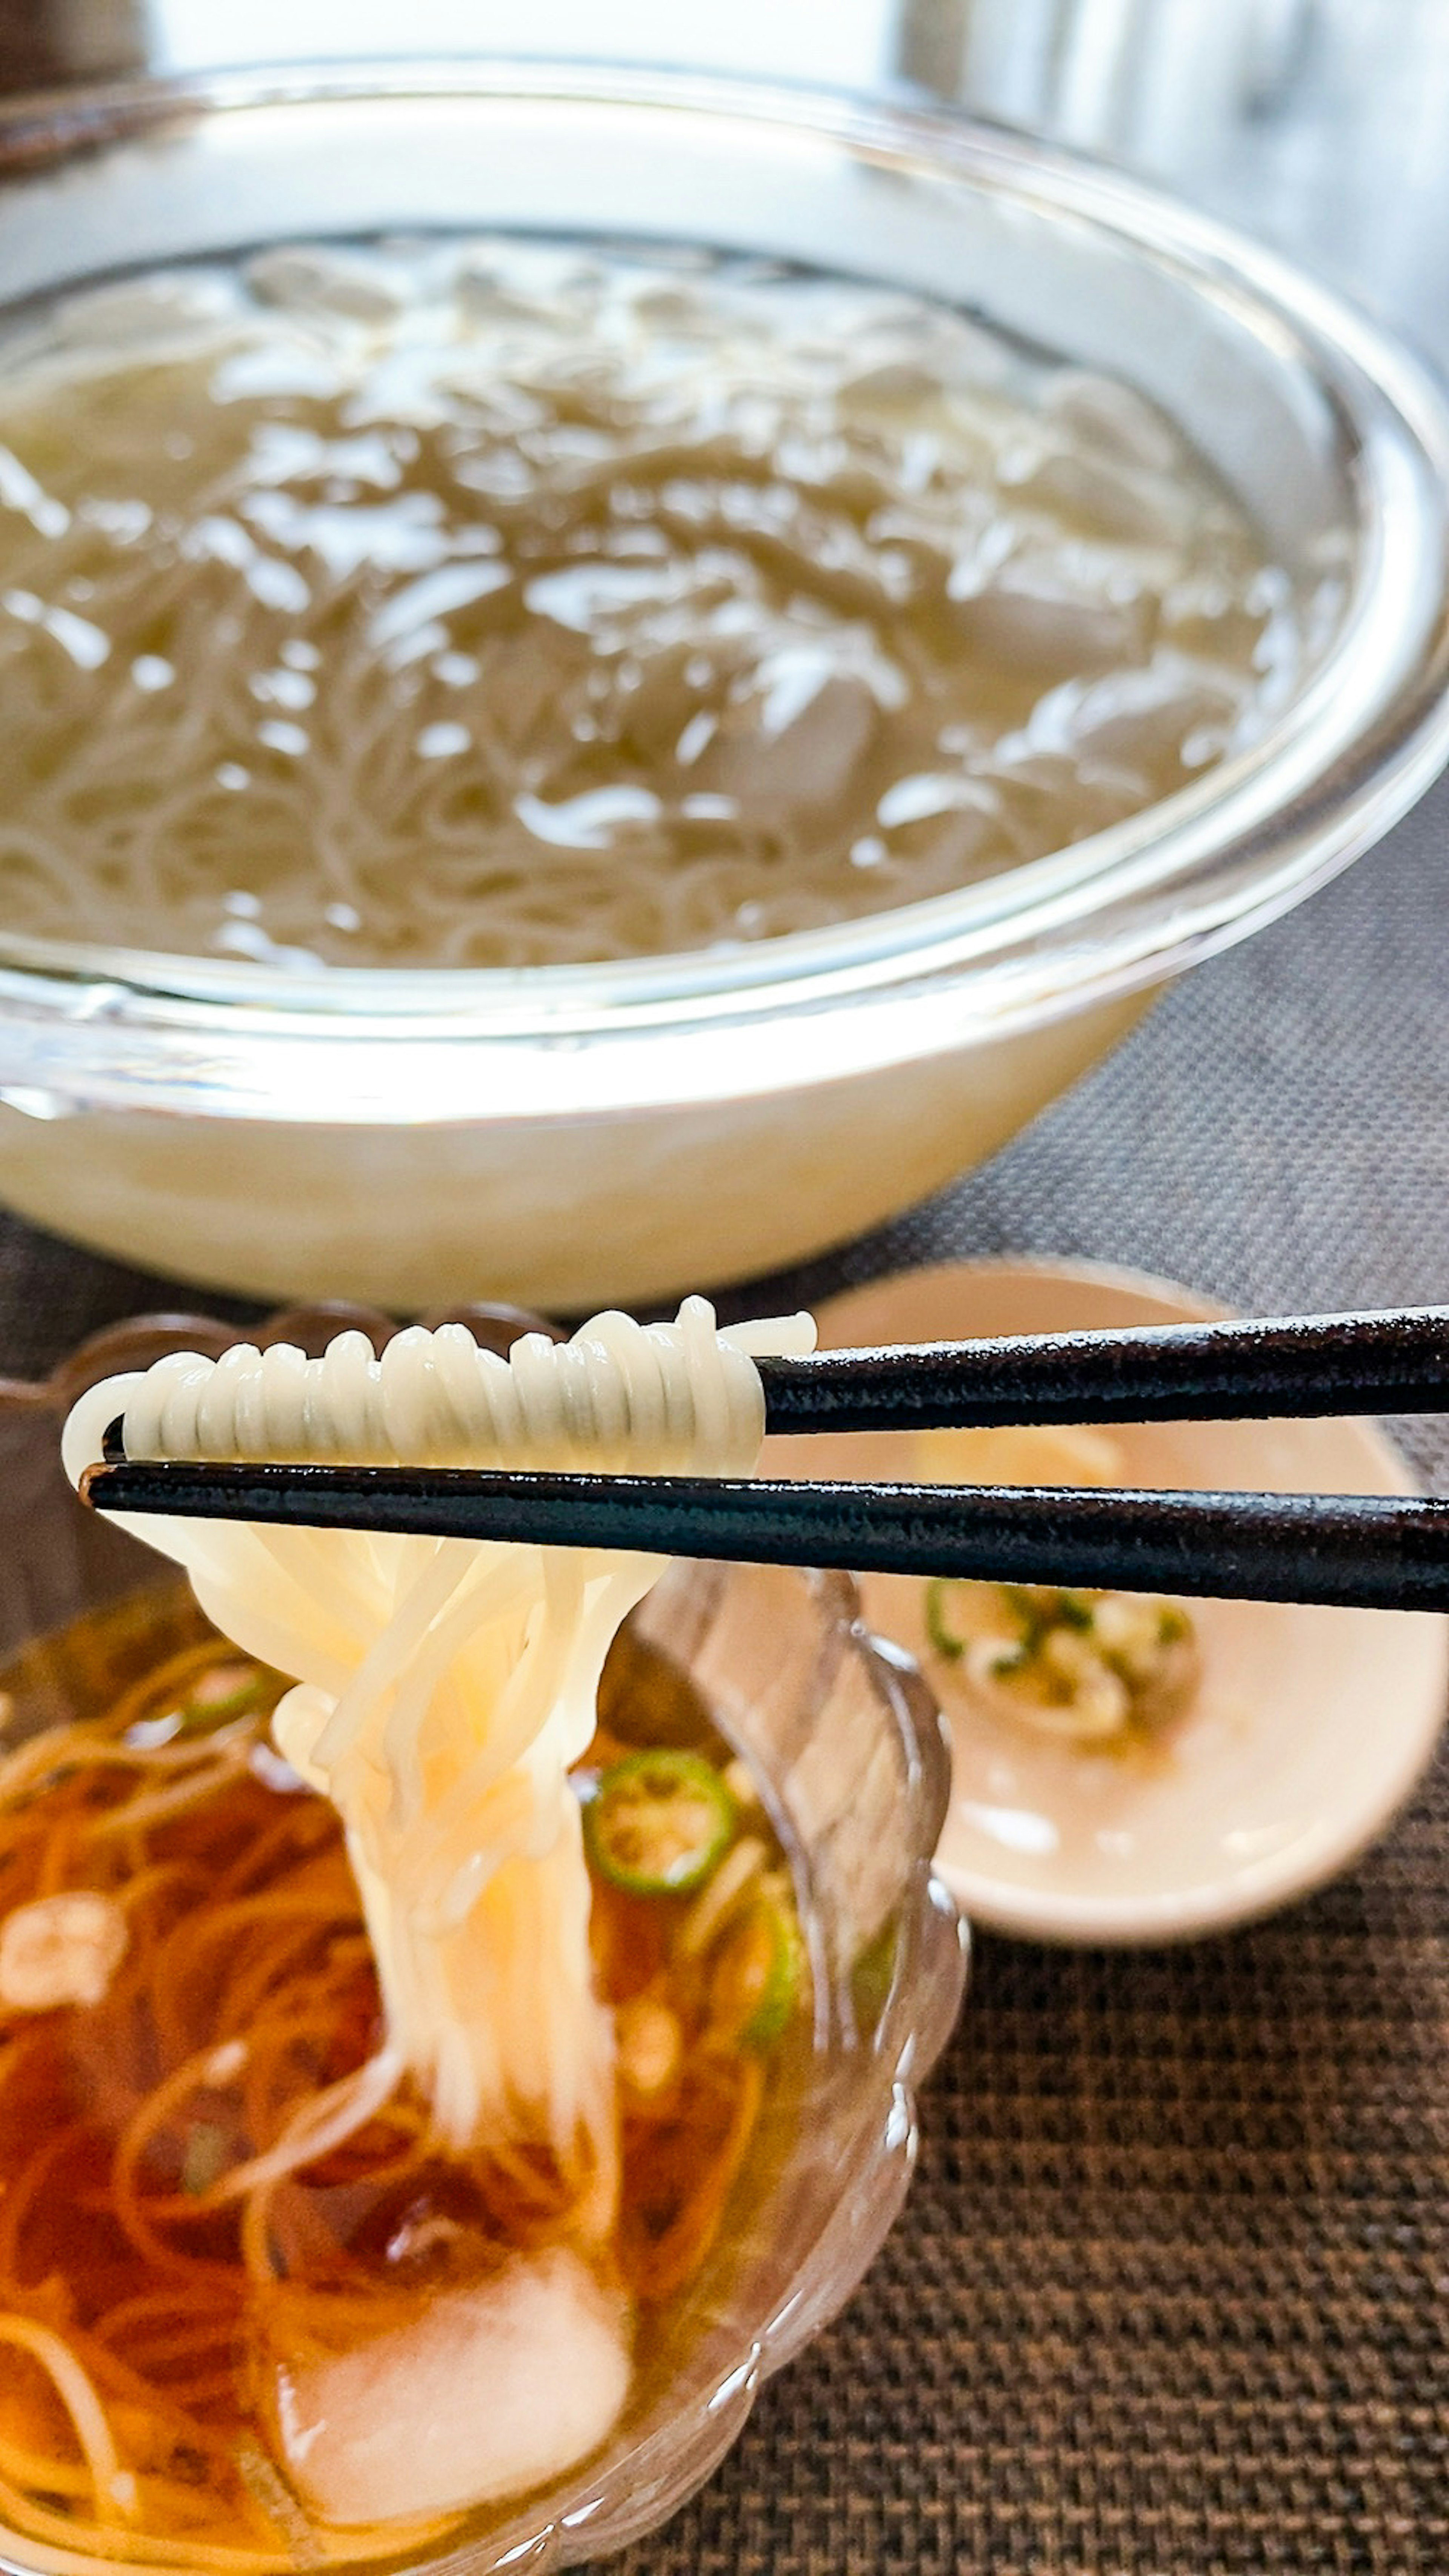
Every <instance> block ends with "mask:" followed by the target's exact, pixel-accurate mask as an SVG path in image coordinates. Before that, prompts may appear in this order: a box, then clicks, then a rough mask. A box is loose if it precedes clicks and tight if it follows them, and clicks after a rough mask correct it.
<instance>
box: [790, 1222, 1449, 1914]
mask: <svg viewBox="0 0 1449 2576" xmlns="http://www.w3.org/2000/svg"><path fill="white" fill-rule="evenodd" d="M1221 1312H1222V1309H1221V1308H1219V1307H1215V1306H1213V1305H1211V1304H1209V1303H1208V1302H1207V1301H1206V1300H1204V1299H1202V1298H1198V1297H1194V1296H1193V1295H1192V1294H1191V1293H1190V1291H1188V1290H1186V1289H1183V1288H1179V1287H1176V1286H1174V1285H1172V1284H1171V1283H1170V1282H1167V1281H1163V1280H1152V1279H1145V1278H1142V1277H1140V1276H1138V1275H1136V1274H1134V1273H1129V1272H1125V1271H1117V1270H1107V1269H1100V1268H1096V1267H1094V1266H1087V1265H1083V1266H1075V1265H1068V1264H1065V1263H1035V1262H1034V1263H1006V1262H982V1263H962V1264H951V1265H946V1266H942V1267H940V1268H937V1269H931V1270H921V1271H916V1272H912V1273H909V1274H907V1275H905V1276H902V1277H899V1278H895V1279H886V1280H881V1281H878V1282H877V1283H876V1284H875V1285H874V1286H872V1287H869V1288H862V1289H858V1290H856V1291H854V1292H852V1293H851V1294H849V1295H847V1296H843V1297H837V1298H835V1299H834V1300H833V1301H832V1302H831V1303H829V1304H828V1305H826V1306H824V1307H822V1308H821V1310H820V1317H819V1320H820V1329H821V1337H822V1340H823V1341H824V1342H825V1343H827V1344H831V1345H841V1344H844V1343H850V1342H854V1343H890V1342H909V1341H918V1340H920V1341H925V1340H931V1339H935V1338H945V1337H953V1338H967V1337H970V1336H972V1335H975V1334H982V1333H1000V1332H1028V1333H1029V1332H1053V1331H1059V1330H1072V1329H1076V1328H1078V1327H1086V1326H1094V1325H1105V1326H1111V1325H1118V1324H1138V1323H1141V1324H1161V1323H1173V1322H1177V1321H1181V1320H1185V1319H1189V1318H1194V1317H1200V1316H1210V1315H1214V1314H1219V1313H1221ZM1110 1436H1111V1438H1112V1439H1113V1440H1114V1441H1116V1442H1117V1443H1118V1445H1119V1447H1120V1450H1121V1452H1122V1461H1123V1469H1124V1480H1125V1481H1126V1482H1128V1483H1131V1484H1140V1485H1157V1486H1171V1485H1178V1486H1194V1487H1220V1488H1234V1487H1237V1488H1252V1487H1262V1488H1267V1489H1271V1490H1275V1491H1279V1492H1284V1493H1295V1492H1312V1491H1318V1492H1337V1493H1384V1494H1403V1493H1412V1492H1414V1491H1415V1490H1416V1488H1415V1485H1414V1481H1413V1478H1412V1477H1411V1475H1410V1474H1409V1471H1408V1469H1407V1467H1406V1466H1405V1464H1404V1461H1403V1460H1402V1459H1401V1458H1400V1456H1399V1455H1398V1453H1397V1452H1396V1451H1395V1450H1394V1449H1393V1448H1392V1447H1391V1446H1390V1445H1389V1443H1388V1441H1387V1440H1386V1439H1385V1438H1384V1436H1383V1434H1382V1433H1381V1432H1380V1431H1379V1430H1377V1428H1376V1427H1375V1426H1374V1425H1373V1424H1371V1423H1368V1422H1361V1421H1343V1420H1341V1421H1328V1422H1288V1423H1240V1422H1212V1423H1183V1424H1180V1425H1179V1424H1167V1423H1161V1424H1144V1425H1141V1426H1137V1427H1134V1428H1130V1429H1126V1430H1123V1431H1116V1430H1114V1431H1113V1432H1112V1434H1111V1435H1110ZM771 1446H772V1448H773V1449H774V1451H775V1452H776V1462H777V1466H778V1468H779V1469H780V1470H782V1471H788V1472H790V1473H796V1474H813V1475H830V1474H839V1473H848V1474H860V1475H867V1474H868V1475H877V1476H880V1475H885V1476H891V1475H896V1476H910V1475H913V1474H915V1475H918V1474H920V1473H921V1472H922V1470H921V1466H920V1463H919V1460H918V1459H915V1458H913V1457H912V1456H911V1454H910V1452H911V1447H912V1444H911V1443H910V1441H909V1440H897V1439H894V1438H892V1437H879V1438H871V1437H868V1436H867V1437H863V1438H862V1437H857V1438H854V1439H850V1440H846V1439H831V1440H819V1439H813V1440H808V1441H807V1440H796V1441H792V1442H786V1441H780V1442H775V1443H772V1444H771ZM862 1593H863V1596H864V1601H865V1609H866V1614H867V1617H868V1620H869V1623H870V1625H871V1627H872V1628H873V1629H876V1630H878V1631H879V1632H881V1633H882V1634H884V1635H888V1636H892V1637H894V1638H895V1639H897V1640H898V1642H899V1643H900V1644H901V1645H903V1646H905V1647H906V1648H908V1650H909V1651H910V1653H911V1654H912V1655H914V1656H915V1657H916V1658H917V1659H918V1660H919V1662H920V1663H921V1665H922V1667H923V1669H924V1671H925V1673H926V1676H927V1678H928V1680H929V1681H930V1683H931V1686H932V1688H933V1690H935V1691H936V1692H937V1694H938V1696H939V1697H940V1698H941V1700H942V1702H943V1704H944V1706H945V1707H946V1709H947V1712H948V1715H949V1717H950V1720H951V1727H952V1735H953V1742H954V1757H955V1776H954V1781H953V1787H952V1796H951V1805H950V1809H949V1812H948V1816H947V1821H946V1826H945V1830H944V1833H943V1835H942V1839H941V1844H940V1847H939V1850H938V1853H937V1862H938V1866H939V1868H940V1872H941V1875H942V1877H943V1878H944V1879H945V1880H946V1882H947V1884H948V1886H949V1887H950V1889H951V1891H952V1894H953V1895H954V1896H955V1897H956V1899H957V1901H958V1903H959V1904H961V1905H962V1906H963V1907H964V1908H965V1910H966V1912H967V1913H968V1914H969V1915H970V1916H972V1917H973V1918H974V1919H975V1920H976V1921H977V1922H978V1923H981V1924H987V1925H991V1926H993V1927H994V1928H996V1929H998V1930H1000V1931H1004V1932H1015V1933H1024V1934H1027V1935H1030V1936H1033V1937H1035V1938H1037V1939H1040V1940H1051V1941H1092V1942H1152V1941H1167V1940H1178V1939H1181V1938H1183V1937H1185V1936H1187V1935H1190V1934H1196V1933H1204V1932H1209V1931H1220V1930H1222V1929H1224V1928H1225V1927H1226V1926H1227V1925H1229V1924H1233V1923H1238V1922H1241V1921H1243V1920H1244V1919H1245V1918H1248V1917H1250V1916H1253V1915H1258V1914H1266V1913H1268V1912H1270V1911H1272V1910H1273V1909H1274V1908H1275V1907H1277V1906H1280V1905H1285V1904H1287V1903H1289V1902H1290V1900H1291V1899H1293V1898H1294V1897H1298V1896H1302V1895H1304V1894H1305V1893H1306V1892H1307V1891H1308V1890H1309V1889H1310V1888H1313V1887H1317V1886H1319V1885H1321V1884H1322V1882H1323V1881H1324V1880H1325V1879H1328V1878H1331V1877H1332V1876H1333V1875H1334V1874H1335V1872H1337V1871H1338V1870H1340V1869H1342V1868H1343V1867H1345V1865H1346V1864H1347V1863H1348V1862H1349V1861H1351V1860H1353V1859H1354V1858H1355V1857H1356V1856H1357V1854H1358V1853H1359V1852H1361V1851H1362V1850H1363V1849H1364V1848H1365V1846H1366V1845H1367V1844H1368V1843H1370V1842H1372V1841H1373V1840H1374V1838H1375V1836H1376V1835H1378V1834H1379V1833H1380V1832H1381V1831H1382V1830H1383V1828H1384V1827H1385V1826H1386V1825H1387V1823H1388V1822H1389V1820H1390V1818H1391V1817H1392V1816H1393V1815H1394V1813H1395V1811H1396V1810H1397V1809H1398V1807H1399V1806H1400V1805H1401V1804H1402V1803H1403V1801H1404V1799H1405V1798H1406V1797H1407V1796H1408V1794H1409V1792H1410V1790H1411V1789H1412V1788H1413V1786H1414V1784H1415V1782H1416V1781H1417V1780H1418V1778H1419V1776H1420V1774H1421V1772H1422V1771H1423V1769H1424V1767H1425V1765H1426V1763H1427V1762H1428V1759H1429V1756H1430V1754H1431V1752H1432V1750H1433V1747H1434V1743H1435V1740H1436V1738H1437V1736H1438V1733H1439V1729H1440V1726H1441V1725H1442V1723H1443V1719H1444V1713H1445V1694H1446V1687H1449V1621H1446V1620H1444V1619H1441V1618H1433V1617H1428V1616H1425V1615H1421V1614H1413V1615H1409V1614H1398V1613H1392V1612H1383V1611H1372V1610H1323V1609H1310V1608H1302V1607H1296V1606H1285V1605H1280V1604H1274V1603H1266V1602H1242V1601H1204V1602H1202V1603H1201V1604H1197V1605H1195V1606H1194V1618H1195V1620H1196V1622H1197V1625H1198V1630H1199V1634H1200V1636H1201V1639H1202V1643H1203V1655H1204V1675H1203V1683H1202V1688H1201V1690H1200V1692H1199V1695H1198V1698H1197V1700H1196V1702H1195V1703H1194V1706H1193V1707H1192V1709H1191V1710H1190V1712H1189V1713H1188V1714H1187V1715H1186V1716H1185V1717H1184V1718H1183V1719H1182V1720H1181V1721H1180V1723H1179V1724H1178V1725H1177V1727H1176V1728H1175V1729H1174V1730H1172V1732H1171V1734H1170V1737H1169V1738H1168V1740H1167V1741H1166V1743H1165V1745H1164V1747H1163V1749H1162V1751H1161V1752H1160V1753H1156V1752H1154V1754H1153V1755H1151V1756H1150V1757H1145V1758H1138V1759H1124V1758H1121V1757H1115V1758H1114V1757H1112V1756H1110V1755H1106V1754H1089V1753H1084V1752H1083V1751H1082V1750H1080V1749H1079V1748H1077V1747H1074V1746H1071V1745H1064V1744H1061V1743H1054V1742H1051V1741H1050V1740H1048V1739H1046V1738H1044V1737H1041V1736H1036V1735H1033V1734H1032V1733H1031V1731H1030V1730H1029V1729H1028V1728H1026V1727H1024V1726H1020V1725H1017V1724H1014V1723H1013V1722H1011V1721H1010V1720H1000V1719H995V1718H992V1717H990V1716H987V1715H986V1714H984V1713H982V1712H981V1711H979V1710H978V1709H977V1708H975V1707H973V1706H971V1705H970V1704H968V1703H967V1701H966V1700H965V1698H964V1696H963V1694H962V1692H961V1690H960V1688H959V1686H957V1685H955V1684H954V1682H953V1668H952V1667H951V1665H950V1664H948V1663H946V1662H944V1661H943V1659H942V1658H941V1657H940V1656H939V1655H936V1654H934V1653H933V1652H932V1650H931V1647H930V1641H929V1639H928V1637H927V1634H926V1629H925V1619H924V1586H923V1585H921V1584H919V1583H914V1582H907V1581H906V1580H904V1579H903V1578H898V1577H893V1576H884V1577H883V1576H875V1577H870V1578H867V1580H866V1581H865V1582H864V1583H863V1585H862Z"/></svg>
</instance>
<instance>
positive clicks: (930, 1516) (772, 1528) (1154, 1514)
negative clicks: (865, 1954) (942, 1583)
mask: <svg viewBox="0 0 1449 2576" xmlns="http://www.w3.org/2000/svg"><path fill="white" fill-rule="evenodd" d="M82 1490H83V1492H84V1493H85V1496H86V1499H87V1500H88V1501H89V1502H91V1503H93V1504H94V1505H95V1506H96V1507H97V1509H98V1510H101V1511H128V1512H161V1513H164V1514H179V1515H181V1516H182V1517H184V1518H188V1519H208V1520H209V1519H216V1520H244V1521H262V1522H272V1523H279V1522H280V1523H284V1524H286V1523H291V1524H299V1525H302V1526H305V1527H309V1528H321V1529H363V1530H371V1531H401V1532H407V1533H413V1534H415V1535H419V1536H424V1537H429V1538H468V1539H509V1540H516V1541H523V1542H525V1543H528V1542H531V1543H533V1544H536V1545H541V1546H545V1547H591V1548H639V1549H642V1550H644V1551H646V1552H647V1553H649V1554H651V1555H656V1554H657V1555H661V1556H697V1557H727V1558H733V1559H738V1560H742V1561H744V1562H746V1563H755V1564H762V1563H763V1564H782V1565H820V1566H844V1567H846V1568H847V1569H849V1570H850V1571H852V1572H855V1573H883V1574H914V1575H971V1576H977V1577H984V1578H986V1579H987V1580H990V1581H994V1582H1017V1583H1056V1584H1072V1585H1075V1584H1083V1585H1088V1586H1091V1587H1093V1588H1100V1589H1102V1590H1109V1591H1119V1590H1124V1591H1138V1592H1174V1593H1192V1594H1202V1593H1209V1594H1217V1595H1227V1596H1231V1597H1232V1598H1235V1599H1240V1600H1255V1601H1313V1602H1330V1603H1340V1604H1347V1605H1350V1606H1358V1607H1363V1608H1368V1609H1384V1610H1390V1609H1401V1610H1408V1609H1412V1610H1442V1609H1449V1503H1437V1502H1422V1501H1419V1500H1417V1499H1411V1498H1401V1497H1399V1496H1396V1495H1380V1494H1368V1495H1355V1494H1344V1495H1312V1494H1197V1493H1185V1494H1184V1493H1138V1492H1119V1491H1115V1490H1111V1489H1108V1490H1101V1489H1098V1488H1093V1489H1091V1490H1089V1491H1078V1490H1076V1489H1074V1488H1062V1489H1057V1488H1051V1487H1037V1486H1033V1487H1029V1488H1018V1487H1010V1486H980V1487H964V1488H962V1487H945V1486H941V1485H869V1484H859V1483H849V1484H835V1483H831V1484H823V1483H822V1484H816V1483H810V1484H805V1483H801V1484H793V1483H792V1484H781V1483H777V1482H772V1481H770V1480H768V1479H764V1478H715V1477H692V1476H587V1475H586V1476H564V1475H533V1474H529V1475H523V1474H507V1473H490V1472H488V1471H485V1470H480V1471H475V1470H473V1469H470V1468H417V1467H323V1466H311V1467H308V1466H299V1467H288V1466H209V1465H206V1464H198V1463H193V1462H189V1461H188V1462H186V1463H172V1462H170V1461H163V1462H157V1463H152V1462H150V1461H147V1460H136V1461H134V1462H130V1463H127V1464H125V1465H119V1466H111V1467H93V1468H92V1469H91V1470H90V1472H89V1474H88V1476H87V1477H86V1478H85V1480H84V1483H83V1487H82Z"/></svg>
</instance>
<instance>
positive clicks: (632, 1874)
mask: <svg viewBox="0 0 1449 2576" xmlns="http://www.w3.org/2000/svg"><path fill="white" fill-rule="evenodd" d="M737 1822H738V1817H737V1814H736V1809H735V1802H734V1799H733V1798H732V1797H731V1796H730V1793H729V1790H728V1789H727V1788H726V1787H725V1784H724V1781H723V1780H722V1779H721V1777H720V1775H719V1773H718V1771H716V1769H715V1767H714V1765H713V1763H712V1762H706V1761H705V1760H704V1759H703V1757H702V1756H701V1755H700V1754H698V1753H684V1752H681V1751H680V1750H679V1749H678V1748H677V1747H676V1746H674V1745H666V1744H660V1745H654V1746H650V1747H648V1748H646V1750H645V1751H643V1752H642V1753H630V1754H627V1755H626V1756H625V1758H624V1760H623V1761H622V1762H615V1763H614V1764H613V1765H612V1766H611V1768H610V1769H609V1770H607V1771H605V1772H604V1773H603V1774H602V1775H601V1777H600V1780H599V1785H598V1787H597V1789H596V1790H595V1792H594V1795H593V1796H592V1798H590V1800H589V1802H588V1804H587V1806H586V1807H585V1808H584V1844H585V1848H586V1849H587V1852H588V1856H589V1859H590V1860H591V1861H592V1863H593V1865H594V1867H595V1869H596V1870H597V1871H598V1873H599V1876H600V1877H601V1878H606V1879H607V1880H608V1882H609V1884H610V1886H611V1887H619V1888H622V1889H623V1890H624V1892H625V1894H626V1895H629V1896H688V1895H690V1894H691V1893H692V1891H693V1890H694V1889H695V1888H697V1887H702V1886H703V1885H704V1882H705V1880H706V1879H707V1878H708V1876H709V1874H710V1872H711V1870H712V1869H714V1868H715V1867H716V1865H717V1863H718V1862H719V1861H720V1859H721V1858H722V1857H723V1855H724V1853H725V1852H726V1851H727V1850H728V1848H729V1846H730V1844H731V1842H732V1841H733V1840H734V1836H735V1829H736V1825H737Z"/></svg>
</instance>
